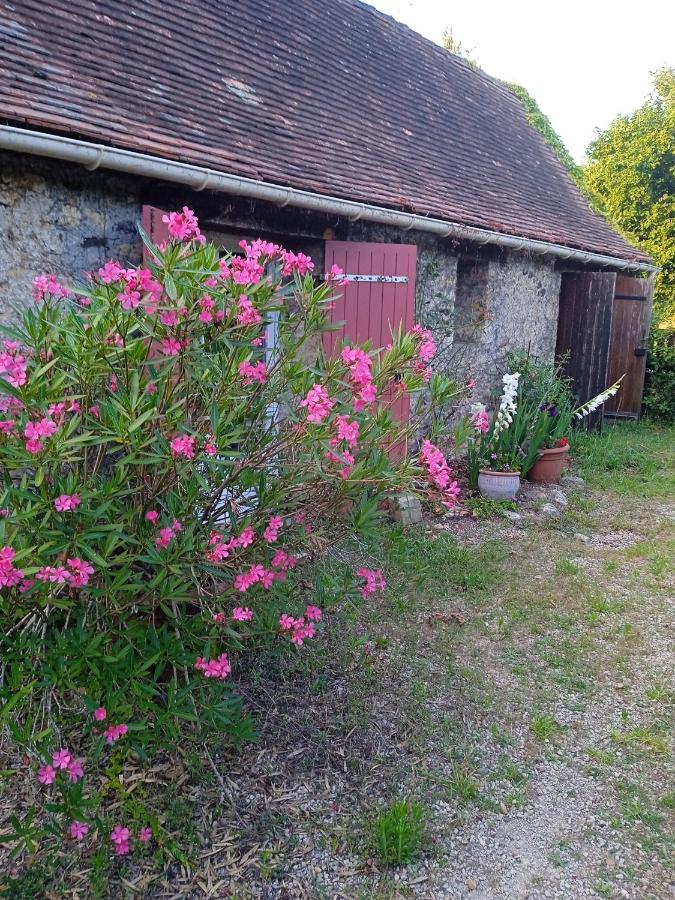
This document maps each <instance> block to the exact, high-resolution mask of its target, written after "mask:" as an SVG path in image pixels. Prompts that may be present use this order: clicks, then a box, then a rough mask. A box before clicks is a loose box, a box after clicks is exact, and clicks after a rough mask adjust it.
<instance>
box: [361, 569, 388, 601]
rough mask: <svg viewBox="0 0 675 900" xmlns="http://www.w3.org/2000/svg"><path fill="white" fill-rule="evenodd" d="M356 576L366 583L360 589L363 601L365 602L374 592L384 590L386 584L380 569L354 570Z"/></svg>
mask: <svg viewBox="0 0 675 900" xmlns="http://www.w3.org/2000/svg"><path fill="white" fill-rule="evenodd" d="M356 575H357V577H358V578H362V579H364V580H365V582H366V583H365V584H364V585H363V586H362V588H361V596H362V597H363V599H364V600H367V599H368V597H370V595H371V594H374V593H375V591H384V590H386V587H387V582H386V580H385V577H384V575H383V574H382V569H375V570H373V569H366V568H365V567H363V566H362V567H361V568H360V569H357V570H356Z"/></svg>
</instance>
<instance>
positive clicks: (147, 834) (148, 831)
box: [138, 825, 152, 844]
mask: <svg viewBox="0 0 675 900" xmlns="http://www.w3.org/2000/svg"><path fill="white" fill-rule="evenodd" d="M151 838H152V828H150V826H149V825H143V827H142V828H140V829H139V831H138V840H139V841H140V842H141V844H147V843H148V841H149V840H150V839H151Z"/></svg>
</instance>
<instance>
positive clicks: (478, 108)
mask: <svg viewBox="0 0 675 900" xmlns="http://www.w3.org/2000/svg"><path fill="white" fill-rule="evenodd" d="M0 118H2V120H4V122H5V123H9V124H19V125H25V126H26V127H28V128H32V129H44V130H49V131H54V132H57V133H62V134H68V135H74V136H77V137H81V138H85V139H89V140H94V141H98V142H103V143H106V144H110V145H113V146H115V147H121V148H125V149H130V150H136V151H141V152H145V153H150V154H154V155H157V156H163V157H167V158H171V159H175V160H179V161H184V162H190V163H194V164H198V165H205V166H210V167H212V168H215V169H219V170H221V171H227V172H231V173H234V174H239V175H246V176H249V177H251V178H256V179H260V180H263V181H270V182H276V183H280V184H284V185H289V186H292V187H296V188H302V189H305V190H309V191H315V192H318V193H326V194H331V195H333V196H338V197H343V198H347V199H352V200H359V201H364V202H368V203H372V204H376V205H381V206H387V207H392V208H395V209H403V210H406V211H410V212H415V213H418V214H421V215H429V216H434V217H438V218H442V219H448V220H452V221H456V222H461V223H465V224H470V225H476V226H479V227H484V228H488V229H493V230H497V231H503V232H507V233H510V234H517V235H520V236H524V237H533V238H538V239H542V240H547V241H552V242H554V243H558V244H567V245H570V246H573V247H580V248H582V249H586V250H591V251H596V252H600V253H607V254H609V255H613V256H618V257H623V258H629V259H646V257H645V256H644V255H643V254H641V253H639V252H638V251H636V250H634V249H633V248H631V247H630V246H629V245H628V244H627V243H626V242H625V241H624V240H623V239H622V238H621V237H619V236H618V235H617V234H616V233H615V232H614V231H613V230H612V229H611V228H610V227H609V226H608V225H607V224H606V223H605V221H604V220H603V219H601V218H600V217H598V216H596V215H594V214H593V213H592V212H591V211H590V209H589V207H588V205H587V203H586V201H585V200H584V199H583V198H582V197H581V195H580V194H579V192H578V190H577V189H576V187H575V186H574V185H573V184H572V182H571V181H570V180H569V178H568V177H567V174H566V172H565V171H564V169H563V167H562V166H561V165H560V164H559V163H558V161H557V159H556V158H555V157H554V155H553V153H552V152H551V151H550V150H549V149H548V147H547V146H546V145H545V144H544V142H543V140H542V139H541V137H540V136H539V134H538V133H537V132H536V131H535V130H534V129H533V128H531V127H530V126H529V124H528V123H527V121H526V119H525V116H524V114H523V111H522V108H521V105H520V102H519V100H518V99H517V98H516V97H515V96H514V95H513V94H512V93H511V92H510V91H509V90H508V89H507V88H505V87H504V86H503V85H502V84H501V83H499V82H498V81H496V80H494V79H492V78H490V77H488V76H487V75H485V74H484V73H482V72H480V71H475V70H474V69H472V68H471V66H469V65H468V64H467V63H466V62H464V61H463V60H461V59H459V58H458V57H456V56H453V55H452V54H449V53H447V52H446V51H445V50H443V49H442V48H441V47H439V46H437V45H436V44H434V43H432V42H430V41H428V40H426V39H425V38H423V37H421V36H420V35H418V34H417V33H416V32H414V31H411V30H410V29H409V28H407V27H406V26H405V25H401V24H399V23H398V22H396V21H394V20H393V19H391V18H389V17H388V16H385V15H383V14H382V13H380V12H378V11H376V10H375V9H373V8H372V7H370V6H367V5H366V4H364V3H360V2H357V0H330V2H327V0H268V2H267V3H265V4H262V5H261V4H260V3H259V2H257V0H255V2H254V0H124V2H119V0H21V2H16V0H0Z"/></svg>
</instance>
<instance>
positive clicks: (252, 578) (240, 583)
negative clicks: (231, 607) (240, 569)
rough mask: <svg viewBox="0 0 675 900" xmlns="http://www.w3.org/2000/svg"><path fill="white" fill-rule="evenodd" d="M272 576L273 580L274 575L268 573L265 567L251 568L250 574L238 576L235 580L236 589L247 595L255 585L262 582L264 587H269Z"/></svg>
mask: <svg viewBox="0 0 675 900" xmlns="http://www.w3.org/2000/svg"><path fill="white" fill-rule="evenodd" d="M270 574H272V578H273V577H274V575H273V573H268V572H267V570H266V569H265V567H264V566H261V565H255V566H251V567H250V568H249V570H248V572H244V573H242V574H240V575H237V576H236V578H235V579H234V587H235V589H236V590H238V591H241V592H242V593H245V592H246V591H247V590H248V589H249V588H250V587H252V586H253V585H254V584H257V583H258V582H262V584H263V587H269V586H270V579H269V575H270Z"/></svg>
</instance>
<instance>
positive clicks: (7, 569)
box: [0, 547, 23, 587]
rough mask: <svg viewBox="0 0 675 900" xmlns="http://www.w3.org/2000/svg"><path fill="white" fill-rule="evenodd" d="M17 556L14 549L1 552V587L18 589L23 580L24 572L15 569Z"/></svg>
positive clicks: (7, 548) (6, 548)
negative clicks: (17, 586)
mask: <svg viewBox="0 0 675 900" xmlns="http://www.w3.org/2000/svg"><path fill="white" fill-rule="evenodd" d="M15 555H16V554H15V552H14V550H13V548H12V547H3V548H2V550H0V587H16V585H17V584H20V583H21V580H22V579H23V572H22V570H21V569H16V568H15V567H14V557H15Z"/></svg>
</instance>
